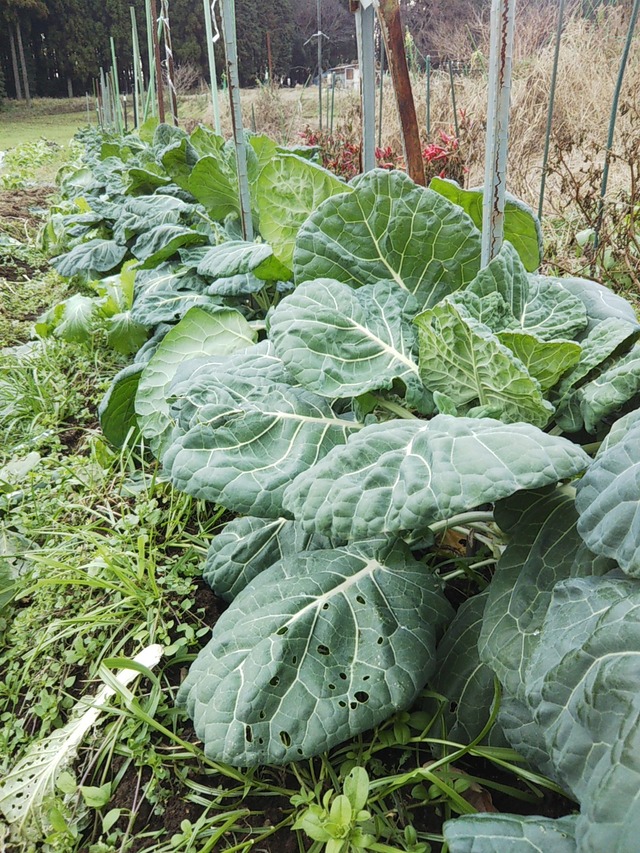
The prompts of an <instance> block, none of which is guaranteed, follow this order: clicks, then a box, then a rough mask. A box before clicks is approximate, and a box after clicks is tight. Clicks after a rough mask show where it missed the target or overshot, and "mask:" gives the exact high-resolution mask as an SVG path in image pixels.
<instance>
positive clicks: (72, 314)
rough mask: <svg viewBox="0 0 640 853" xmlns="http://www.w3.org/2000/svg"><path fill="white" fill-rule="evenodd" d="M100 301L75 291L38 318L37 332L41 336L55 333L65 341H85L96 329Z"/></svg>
mask: <svg viewBox="0 0 640 853" xmlns="http://www.w3.org/2000/svg"><path fill="white" fill-rule="evenodd" d="M97 312H98V302H97V300H96V299H95V298H94V297H91V296H83V295H82V294H81V293H74V295H73V296H70V297H69V298H68V299H65V300H64V301H63V302H59V303H58V304H57V305H54V306H53V308H50V309H49V310H48V311H47V312H45V313H44V314H43V315H42V316H41V317H39V318H38V322H37V323H36V324H35V332H36V334H37V335H39V336H40V337H43V338H45V337H47V336H48V335H55V336H56V337H57V338H62V340H63V341H70V342H74V343H83V342H84V341H88V340H89V339H90V338H91V335H92V334H93V331H94V329H95V324H96V319H97Z"/></svg>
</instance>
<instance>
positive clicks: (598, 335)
mask: <svg viewBox="0 0 640 853" xmlns="http://www.w3.org/2000/svg"><path fill="white" fill-rule="evenodd" d="M638 332H640V327H639V326H638V325H637V324H636V323H628V322H627V321H626V320H620V319H618V318H617V317H608V318H607V319H606V320H602V321H601V322H600V323H598V324H597V325H595V326H594V327H593V328H592V329H591V331H590V332H589V334H588V335H587V336H586V337H584V338H582V339H581V341H580V346H581V348H582V352H581V354H580V361H579V362H578V363H577V365H576V366H575V368H574V369H573V370H572V371H571V372H570V373H568V374H567V375H566V376H565V377H564V378H563V379H562V382H561V383H560V385H559V386H558V395H559V397H560V403H559V408H561V407H563V406H564V405H566V403H567V402H568V397H567V395H568V394H569V392H571V390H572V389H573V388H575V387H576V386H578V385H580V384H581V383H583V382H584V381H585V380H586V379H587V378H588V377H589V374H590V373H591V372H592V371H594V370H595V369H596V368H597V367H598V366H599V365H600V364H603V363H604V362H605V361H606V360H607V359H608V358H611V357H612V356H616V355H619V354H621V352H622V351H624V349H625V348H628V347H629V344H630V343H632V342H633V340H634V339H635V338H637V337H638Z"/></svg>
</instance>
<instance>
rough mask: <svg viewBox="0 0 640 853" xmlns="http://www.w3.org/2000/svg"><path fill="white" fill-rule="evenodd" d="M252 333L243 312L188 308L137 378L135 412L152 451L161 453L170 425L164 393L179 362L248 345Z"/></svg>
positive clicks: (233, 350)
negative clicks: (213, 312) (138, 379)
mask: <svg viewBox="0 0 640 853" xmlns="http://www.w3.org/2000/svg"><path fill="white" fill-rule="evenodd" d="M254 340H255V333H254V332H253V330H252V329H251V327H250V326H249V324H248V323H247V321H246V320H245V319H244V317H243V316H242V314H240V313H239V312H238V311H235V310H234V309H232V308H221V309H219V310H218V311H216V313H215V314H212V313H210V312H209V311H203V310H202V309H201V308H191V309H190V310H189V311H188V312H187V313H186V314H185V316H184V317H183V318H182V320H181V321H180V322H179V323H178V324H177V326H175V327H174V328H173V329H172V330H171V331H170V332H169V333H168V334H167V335H166V336H165V337H164V338H163V340H162V342H161V343H160V345H159V346H158V348H157V349H156V351H155V353H154V354H153V356H152V358H151V360H150V361H149V363H148V364H147V365H146V367H145V369H144V371H143V374H142V376H141V378H140V385H139V387H138V393H137V396H136V413H137V415H138V422H139V424H140V429H141V431H142V434H143V435H144V436H145V438H147V439H150V442H151V446H152V449H153V450H154V452H155V453H158V454H160V453H161V452H162V449H163V446H164V441H165V438H166V436H167V433H168V432H169V430H170V428H171V424H172V421H171V418H170V415H169V403H168V402H167V399H166V398H167V392H168V389H169V386H170V384H171V382H172V380H173V378H174V376H175V373H176V371H177V369H178V367H179V366H180V364H181V363H183V362H185V361H188V360H191V359H193V358H197V357H198V356H208V355H225V354H227V353H232V352H235V351H236V350H239V349H243V348H245V347H248V346H251V344H252V343H253V342H254Z"/></svg>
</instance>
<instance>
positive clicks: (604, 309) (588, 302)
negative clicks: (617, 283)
mask: <svg viewBox="0 0 640 853" xmlns="http://www.w3.org/2000/svg"><path fill="white" fill-rule="evenodd" d="M554 281H556V282H557V283H558V284H559V285H560V286H561V287H563V288H564V289H565V290H567V291H568V292H569V293H571V294H573V296H576V297H577V298H578V299H579V300H580V301H581V302H582V304H583V305H584V307H585V311H586V312H587V319H588V326H587V331H591V329H593V328H594V327H595V326H597V325H598V324H599V323H601V322H602V321H603V320H607V319H616V320H622V321H623V322H625V323H634V324H637V322H638V320H637V317H636V312H635V311H634V310H633V306H632V305H631V304H630V303H629V302H627V300H626V299H623V297H622V296H618V294H617V293H613V291H611V290H609V288H608V287H605V286H604V285H602V284H598V283H597V282H596V281H590V280H589V279H586V278H572V277H569V278H556V279H554Z"/></svg>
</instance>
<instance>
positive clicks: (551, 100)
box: [538, 0, 564, 219]
mask: <svg viewBox="0 0 640 853" xmlns="http://www.w3.org/2000/svg"><path fill="white" fill-rule="evenodd" d="M563 19H564V0H560V8H559V9H558V26H557V29H556V44H555V49H554V52H553V70H552V71H551V91H550V92H549V108H548V110H547V127H546V131H545V135H544V153H543V155H542V177H541V178H540V195H539V197H538V219H542V206H543V204H544V189H545V184H546V182H547V163H548V162H549V145H550V141H551V125H552V123H553V106H554V102H555V98H556V83H557V80H558V60H559V58H560V41H561V39H562V26H563V22H564V20H563Z"/></svg>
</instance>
